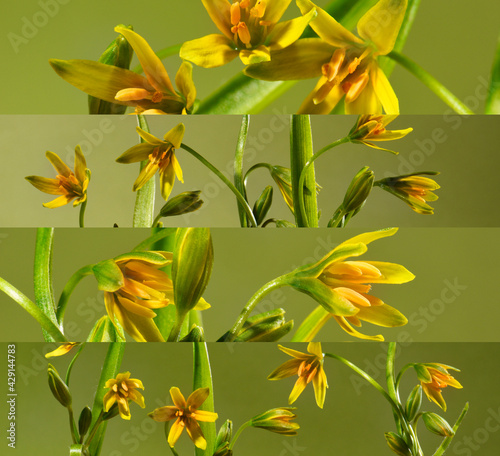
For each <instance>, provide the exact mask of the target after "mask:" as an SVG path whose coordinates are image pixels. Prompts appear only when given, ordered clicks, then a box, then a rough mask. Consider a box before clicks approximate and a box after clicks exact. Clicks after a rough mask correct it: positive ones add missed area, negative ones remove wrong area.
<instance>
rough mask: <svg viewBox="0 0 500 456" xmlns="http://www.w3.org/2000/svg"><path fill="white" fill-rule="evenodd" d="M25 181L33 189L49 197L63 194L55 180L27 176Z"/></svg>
mask: <svg viewBox="0 0 500 456" xmlns="http://www.w3.org/2000/svg"><path fill="white" fill-rule="evenodd" d="M25 179H26V180H27V181H28V182H29V183H30V184H31V185H33V187H35V188H37V189H38V190H40V191H41V192H44V193H48V194H49V195H60V194H61V193H63V190H61V187H59V181H58V180H57V179H49V178H47V177H41V176H27V177H25Z"/></svg>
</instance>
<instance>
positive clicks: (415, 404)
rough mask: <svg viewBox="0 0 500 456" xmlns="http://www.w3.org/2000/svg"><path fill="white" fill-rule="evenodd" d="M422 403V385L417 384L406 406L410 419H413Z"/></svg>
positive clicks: (407, 415) (406, 413)
mask: <svg viewBox="0 0 500 456" xmlns="http://www.w3.org/2000/svg"><path fill="white" fill-rule="evenodd" d="M421 405H422V387H421V386H420V385H417V386H416V387H415V388H413V391H412V392H411V393H410V395H409V396H408V400H407V401H406V406H405V415H406V418H407V420H408V421H413V419H414V418H415V416H416V415H417V413H418V411H419V410H420V406H421Z"/></svg>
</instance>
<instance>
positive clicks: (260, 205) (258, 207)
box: [253, 185, 273, 225]
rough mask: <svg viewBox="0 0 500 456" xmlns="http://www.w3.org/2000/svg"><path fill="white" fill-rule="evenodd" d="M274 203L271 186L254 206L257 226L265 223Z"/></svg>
mask: <svg viewBox="0 0 500 456" xmlns="http://www.w3.org/2000/svg"><path fill="white" fill-rule="evenodd" d="M272 203H273V188H272V187H271V186H270V185H269V186H267V187H266V188H265V189H264V191H263V192H262V194H261V195H260V196H259V198H258V199H257V201H255V204H254V206H253V215H254V216H255V220H256V221H257V225H260V224H261V223H262V222H263V221H264V219H265V218H266V215H267V213H268V212H269V209H270V208H271V204H272Z"/></svg>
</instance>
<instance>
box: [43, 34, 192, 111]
mask: <svg viewBox="0 0 500 456" xmlns="http://www.w3.org/2000/svg"><path fill="white" fill-rule="evenodd" d="M115 31H116V32H118V33H121V34H122V35H123V36H124V37H125V38H126V39H127V41H128V42H129V43H130V45H131V46H132V48H133V49H134V51H135V53H136V55H137V57H138V59H139V62H140V63H141V66H142V68H143V70H144V74H145V76H146V77H144V76H141V75H139V74H137V73H134V72H133V71H130V70H127V69H124V68H119V67H116V66H113V65H105V64H103V63H99V62H94V61H91V60H57V59H51V60H50V61H49V62H50V64H51V65H52V68H53V69H54V70H55V71H56V73H57V74H58V75H59V76H61V77H62V78H63V79H64V80H65V81H67V82H69V83H70V84H72V85H74V86H75V87H76V88H78V89H80V90H83V91H84V92H86V93H88V94H89V95H92V96H93V97H95V98H99V99H101V100H104V101H107V102H110V103H117V104H122V105H125V106H133V107H135V108H136V112H137V113H143V114H187V113H190V112H191V111H192V108H193V105H194V102H195V100H196V88H195V86H194V83H193V68H192V66H191V64H190V63H187V62H183V63H182V64H181V66H180V68H179V71H178V72H177V75H176V77H175V84H176V86H177V89H178V92H177V91H176V90H175V89H174V86H173V85H172V82H171V81H170V78H169V76H168V73H167V70H166V69H165V67H164V65H163V63H162V62H161V60H160V59H159V58H158V56H157V55H156V54H155V53H154V51H153V50H152V49H151V46H149V44H148V43H147V41H146V40H145V39H144V38H142V36H140V35H139V34H137V33H136V32H134V31H133V30H130V29H128V28H125V27H115Z"/></svg>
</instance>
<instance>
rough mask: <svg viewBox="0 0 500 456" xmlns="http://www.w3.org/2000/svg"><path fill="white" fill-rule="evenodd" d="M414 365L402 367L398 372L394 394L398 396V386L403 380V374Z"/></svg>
mask: <svg viewBox="0 0 500 456" xmlns="http://www.w3.org/2000/svg"><path fill="white" fill-rule="evenodd" d="M414 365H415V363H409V364H407V365H406V366H404V367H403V368H402V369H401V371H400V372H399V374H398V376H397V378H396V392H397V393H398V394H399V384H400V383H401V379H402V378H403V374H404V373H405V372H406V371H407V370H408V369H410V367H413V366H414Z"/></svg>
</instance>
